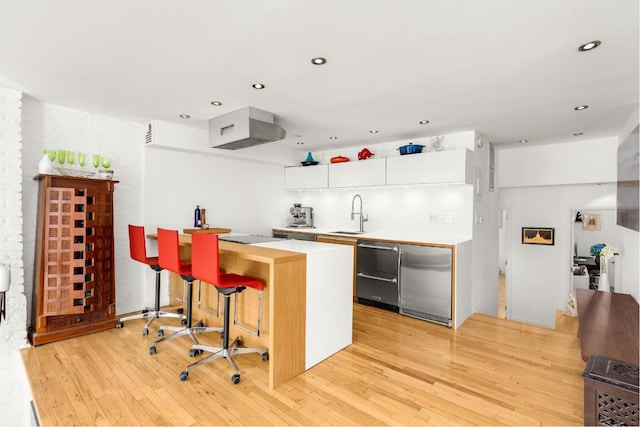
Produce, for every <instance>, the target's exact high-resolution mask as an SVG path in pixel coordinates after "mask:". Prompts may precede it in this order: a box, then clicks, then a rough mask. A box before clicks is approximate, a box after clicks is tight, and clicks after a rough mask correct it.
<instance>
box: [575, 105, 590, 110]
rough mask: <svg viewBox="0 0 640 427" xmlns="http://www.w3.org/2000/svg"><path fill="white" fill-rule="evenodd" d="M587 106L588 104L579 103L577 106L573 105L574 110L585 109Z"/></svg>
mask: <svg viewBox="0 0 640 427" xmlns="http://www.w3.org/2000/svg"><path fill="white" fill-rule="evenodd" d="M587 108H589V106H588V105H579V106H577V107H575V108H574V110H576V111H581V110H586V109H587Z"/></svg>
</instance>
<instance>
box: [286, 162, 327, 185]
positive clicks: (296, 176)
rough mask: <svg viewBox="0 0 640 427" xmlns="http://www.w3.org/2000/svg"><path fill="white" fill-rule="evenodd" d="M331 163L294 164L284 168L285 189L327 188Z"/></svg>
mask: <svg viewBox="0 0 640 427" xmlns="http://www.w3.org/2000/svg"><path fill="white" fill-rule="evenodd" d="M328 171H329V165H315V166H292V167H286V168H284V188H285V190H305V189H312V188H327V186H328V185H329V178H328V176H329V172H328Z"/></svg>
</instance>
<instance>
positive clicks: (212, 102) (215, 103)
mask: <svg viewBox="0 0 640 427" xmlns="http://www.w3.org/2000/svg"><path fill="white" fill-rule="evenodd" d="M211 105H215V106H216V107H219V106H221V105H222V102H220V101H211Z"/></svg>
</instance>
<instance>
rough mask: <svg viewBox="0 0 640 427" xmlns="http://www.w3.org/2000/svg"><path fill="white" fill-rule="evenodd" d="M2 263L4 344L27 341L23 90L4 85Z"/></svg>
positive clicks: (0, 337) (0, 111)
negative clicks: (6, 270)
mask: <svg viewBox="0 0 640 427" xmlns="http://www.w3.org/2000/svg"><path fill="white" fill-rule="evenodd" d="M0 181H1V182H2V185H0V263H2V264H6V265H9V266H10V267H11V286H10V288H9V292H7V293H6V319H0V346H2V347H5V348H9V349H17V348H20V347H23V346H25V345H26V322H27V320H26V319H27V308H26V307H27V305H26V298H25V295H24V265H23V258H22V255H23V247H22V94H21V93H20V92H15V91H11V90H5V89H0Z"/></svg>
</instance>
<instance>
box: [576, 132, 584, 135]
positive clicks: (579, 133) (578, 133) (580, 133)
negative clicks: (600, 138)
mask: <svg viewBox="0 0 640 427" xmlns="http://www.w3.org/2000/svg"><path fill="white" fill-rule="evenodd" d="M580 135H584V132H576V133H574V134H573V136H580Z"/></svg>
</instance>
